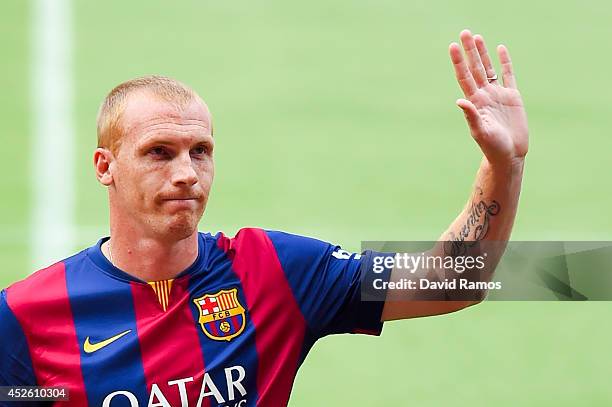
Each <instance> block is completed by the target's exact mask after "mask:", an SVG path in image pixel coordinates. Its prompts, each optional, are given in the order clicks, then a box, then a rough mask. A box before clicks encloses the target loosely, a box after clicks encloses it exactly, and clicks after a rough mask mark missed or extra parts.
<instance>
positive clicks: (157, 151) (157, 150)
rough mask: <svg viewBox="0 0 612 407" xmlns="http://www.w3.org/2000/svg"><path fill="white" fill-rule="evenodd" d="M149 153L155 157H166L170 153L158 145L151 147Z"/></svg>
mask: <svg viewBox="0 0 612 407" xmlns="http://www.w3.org/2000/svg"><path fill="white" fill-rule="evenodd" d="M149 154H151V155H152V156H154V157H157V158H160V157H166V156H167V155H168V151H167V150H166V149H165V148H164V147H161V146H157V147H153V148H152V149H150V150H149Z"/></svg>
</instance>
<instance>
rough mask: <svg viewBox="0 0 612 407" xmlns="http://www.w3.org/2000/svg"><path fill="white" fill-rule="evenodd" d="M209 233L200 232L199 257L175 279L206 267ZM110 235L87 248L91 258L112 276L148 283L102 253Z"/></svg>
mask: <svg viewBox="0 0 612 407" xmlns="http://www.w3.org/2000/svg"><path fill="white" fill-rule="evenodd" d="M207 235H208V234H204V233H198V257H196V259H195V261H194V262H193V263H192V264H191V266H189V267H187V268H186V269H185V270H183V271H182V272H180V273H179V274H178V275H177V276H176V277H175V278H174V279H177V278H181V277H183V276H186V275H190V274H192V273H193V272H194V271H196V270H199V269H201V268H203V267H204V265H205V264H206V250H205V239H206V236H207ZM109 239H110V237H109V236H106V237H103V238H102V239H100V240H98V243H96V244H95V245H94V246H92V247H90V248H89V249H87V256H88V257H89V258H90V259H91V261H92V262H93V263H94V264H95V265H96V266H97V267H98V268H99V269H100V270H102V271H103V272H105V273H106V274H110V275H111V277H113V278H116V279H119V280H123V281H128V282H137V283H143V284H147V282H146V281H143V280H141V279H139V278H137V277H134V276H133V275H131V274H129V273H126V272H125V271H123V270H121V269H120V268H118V267H115V266H114V265H113V264H112V263H111V262H110V261H109V260H108V259H107V258H106V256H105V255H104V254H103V253H102V244H103V243H104V242H106V241H107V240H109Z"/></svg>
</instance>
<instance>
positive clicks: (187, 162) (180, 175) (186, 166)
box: [171, 153, 198, 186]
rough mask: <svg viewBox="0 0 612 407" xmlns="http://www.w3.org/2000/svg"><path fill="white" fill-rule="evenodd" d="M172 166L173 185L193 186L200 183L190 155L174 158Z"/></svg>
mask: <svg viewBox="0 0 612 407" xmlns="http://www.w3.org/2000/svg"><path fill="white" fill-rule="evenodd" d="M173 161H174V162H173V165H172V178H171V179H172V185H175V186H185V185H186V186H192V185H194V184H196V183H197V182H198V174H197V173H196V171H195V168H194V163H193V161H192V160H191V156H190V155H189V153H186V154H181V155H179V156H177V157H175V158H174V160H173Z"/></svg>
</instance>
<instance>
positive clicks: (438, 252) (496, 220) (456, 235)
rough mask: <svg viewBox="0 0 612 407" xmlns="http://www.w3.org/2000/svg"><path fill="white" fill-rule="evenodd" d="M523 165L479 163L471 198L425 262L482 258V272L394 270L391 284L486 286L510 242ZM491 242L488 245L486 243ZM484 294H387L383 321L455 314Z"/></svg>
mask: <svg viewBox="0 0 612 407" xmlns="http://www.w3.org/2000/svg"><path fill="white" fill-rule="evenodd" d="M523 164H524V161H523V160H522V159H521V160H520V161H515V162H514V163H513V164H511V165H508V166H506V167H497V168H495V167H492V166H491V165H490V164H489V163H488V162H487V160H486V158H485V159H483V161H482V163H481V165H480V168H479V170H478V174H477V176H476V182H475V186H474V190H473V192H472V195H471V198H470V200H469V201H468V203H467V205H466V207H465V208H464V210H463V211H462V212H461V214H459V216H458V217H457V218H456V219H455V220H454V221H453V223H451V225H450V226H449V228H448V229H447V230H446V231H445V232H444V233H443V234H442V236H441V237H440V240H439V241H438V244H436V245H435V246H434V247H433V248H432V249H431V250H429V251H428V252H427V253H423V254H425V255H427V256H433V257H438V258H446V257H447V256H465V255H469V256H472V257H474V258H475V257H478V256H481V255H483V254H484V253H483V252H486V261H485V268H484V269H483V270H470V271H467V272H464V273H462V274H457V273H456V272H455V271H454V270H444V269H427V268H422V269H419V270H417V271H416V272H406V270H402V269H398V268H395V269H394V270H393V273H392V274H391V279H390V280H391V281H392V282H397V281H400V280H402V279H404V280H411V281H413V282H414V283H413V284H414V286H415V287H419V281H420V280H422V279H425V280H428V281H432V282H442V281H445V280H452V279H456V278H464V279H467V280H471V281H482V280H488V279H489V278H490V277H491V276H492V272H493V271H494V269H495V267H496V265H497V263H498V261H499V259H500V257H501V255H502V254H503V251H504V249H505V243H506V242H507V241H508V239H509V237H510V233H511V231H512V225H513V223H514V218H515V216H516V211H517V206H518V200H519V195H520V189H521V182H522V175H523ZM489 242H490V243H489ZM485 295H486V291H483V290H475V291H474V290H472V291H469V292H466V291H465V290H463V291H462V290H445V289H439V290H430V289H426V290H419V289H417V290H391V291H389V292H388V294H387V303H386V304H385V310H384V312H383V320H392V319H400V318H414V317H419V316H426V315H437V314H445V313H448V312H453V311H457V310H459V309H462V308H465V307H467V306H469V305H472V304H475V303H477V302H479V301H480V300H482V299H483V298H484V296H485Z"/></svg>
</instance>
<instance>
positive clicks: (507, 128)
mask: <svg viewBox="0 0 612 407" xmlns="http://www.w3.org/2000/svg"><path fill="white" fill-rule="evenodd" d="M460 38H461V44H462V46H463V50H464V51H465V55H466V57H467V61H466V59H465V58H464V56H463V53H462V51H461V47H460V46H459V44H457V43H452V44H451V45H450V47H449V53H450V57H451V61H452V63H453V66H454V67H455V74H456V77H457V82H458V83H459V86H460V87H461V89H462V90H463V94H464V95H465V99H458V100H457V105H458V106H459V107H460V108H461V109H462V110H463V112H464V114H465V117H466V120H467V122H468V126H469V128H470V132H471V133H472V137H473V138H474V140H476V142H477V143H478V145H479V146H480V148H481V150H482V152H483V153H484V155H485V157H486V158H487V160H488V161H489V162H490V163H492V164H500V165H505V164H509V163H511V162H512V161H514V160H515V159H522V158H523V157H524V156H525V154H527V149H528V139H529V132H528V129H527V115H526V114H525V108H524V107H523V100H522V98H521V94H520V93H519V91H518V89H517V87H516V79H515V77H514V72H513V70H512V62H511V61H510V55H509V53H508V50H507V49H506V47H505V46H503V45H500V46H498V47H497V53H498V55H499V60H500V62H501V64H502V77H503V85H502V84H501V83H500V82H499V81H498V80H497V75H496V74H495V70H494V68H493V64H492V63H491V58H490V57H489V55H488V53H487V49H486V46H485V43H484V39H483V38H482V37H481V36H479V35H476V36H473V35H472V33H471V32H470V31H468V30H464V31H462V32H461V34H460Z"/></svg>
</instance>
